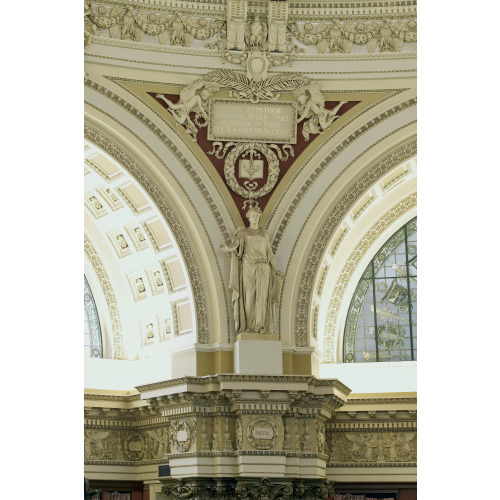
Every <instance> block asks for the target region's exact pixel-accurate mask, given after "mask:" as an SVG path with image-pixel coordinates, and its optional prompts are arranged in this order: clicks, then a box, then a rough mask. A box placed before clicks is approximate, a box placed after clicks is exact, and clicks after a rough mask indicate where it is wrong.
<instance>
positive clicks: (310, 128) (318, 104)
mask: <svg viewBox="0 0 500 500" xmlns="http://www.w3.org/2000/svg"><path fill="white" fill-rule="evenodd" d="M307 91H308V92H309V96H308V95H307V93H306V92H307ZM295 96H296V98H297V101H298V103H299V117H298V118H297V123H300V122H301V121H303V120H306V121H305V122H304V126H303V128H302V135H303V136H304V139H305V140H306V141H308V140H309V134H322V133H323V132H324V131H325V130H326V129H327V128H328V127H329V126H330V125H331V124H332V123H333V122H334V121H335V120H336V119H337V118H338V117H339V116H340V115H337V111H338V110H339V109H340V108H341V107H342V106H343V105H344V104H346V103H347V102H348V101H341V102H339V104H337V106H335V108H333V109H326V107H325V98H324V97H323V94H322V93H321V91H320V90H319V83H318V82H312V83H311V84H310V85H309V86H308V87H306V88H299V89H297V90H296V91H295Z"/></svg>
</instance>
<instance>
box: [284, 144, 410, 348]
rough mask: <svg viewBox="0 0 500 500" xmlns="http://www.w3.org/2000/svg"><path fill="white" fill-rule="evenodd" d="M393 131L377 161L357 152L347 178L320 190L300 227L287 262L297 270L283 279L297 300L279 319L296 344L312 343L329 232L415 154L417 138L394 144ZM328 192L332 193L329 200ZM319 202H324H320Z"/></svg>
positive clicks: (285, 288)
mask: <svg viewBox="0 0 500 500" xmlns="http://www.w3.org/2000/svg"><path fill="white" fill-rule="evenodd" d="M392 135H393V134H389V135H386V137H385V138H386V142H387V144H386V146H385V147H386V148H387V149H386V153H385V154H384V155H381V156H379V158H378V160H377V161H375V162H374V161H373V160H372V161H369V162H366V160H364V159H363V155H360V156H358V158H357V160H356V162H354V163H353V164H352V165H350V166H349V169H347V170H346V171H345V176H346V178H347V179H343V180H342V179H341V178H340V176H339V177H338V178H337V179H336V180H335V181H334V182H333V183H332V184H331V185H330V186H328V188H327V189H325V190H324V191H323V193H322V199H321V200H320V201H319V202H317V203H316V206H315V207H314V209H313V211H311V212H310V213H309V215H308V217H307V220H306V222H305V223H304V225H303V227H302V228H301V230H300V235H299V237H298V238H297V241H296V243H295V246H294V248H293V250H292V252H291V257H290V260H289V264H288V268H289V269H293V268H294V267H295V268H297V267H298V268H299V269H300V271H299V272H298V273H297V274H296V277H295V279H294V281H293V282H290V280H289V282H288V283H286V282H285V287H284V290H283V296H285V294H286V295H287V297H288V299H289V300H290V303H293V304H296V307H295V308H294V310H293V311H289V313H292V314H290V315H289V316H288V317H286V316H284V314H285V315H286V314H287V313H286V312H284V314H283V311H280V318H282V319H283V318H284V319H285V321H282V322H281V323H280V325H281V328H282V329H284V328H286V329H288V330H289V331H291V332H294V336H295V338H294V343H295V346H296V347H298V348H306V347H310V346H311V342H310V340H309V333H310V330H311V329H310V326H311V311H312V305H313V303H312V299H313V293H314V286H315V283H316V281H317V278H318V274H319V272H320V268H321V263H322V261H323V256H324V255H325V253H326V251H327V248H328V243H329V242H330V239H331V237H332V235H333V234H334V232H335V231H336V230H337V228H338V227H339V225H340V224H341V223H342V220H343V219H344V217H345V216H346V215H347V214H349V212H350V211H351V210H353V208H355V207H356V206H358V204H359V203H360V202H361V201H362V200H363V199H364V197H365V196H366V194H367V192H368V191H369V190H370V188H371V187H372V186H373V185H374V184H375V183H377V182H378V181H379V180H380V179H381V178H382V177H384V176H385V175H386V174H387V173H388V172H390V171H391V170H393V169H395V168H397V167H398V166H400V165H401V164H402V163H404V162H406V161H408V160H409V159H411V158H412V157H414V156H415V155H416V141H415V139H414V138H413V137H412V138H410V139H409V138H408V137H407V136H406V139H405V140H403V142H402V144H401V142H400V143H399V144H396V145H394V141H395V140H397V139H398V137H394V136H392ZM396 135H397V134H396ZM391 136H392V137H391ZM404 137H405V136H404V135H403V138H404ZM399 140H401V139H399ZM387 150H388V151H387ZM367 153H369V151H368V152H367ZM369 156H370V155H369V154H368V157H369ZM372 158H373V156H372ZM363 164H364V167H363ZM348 170H352V172H353V173H351V174H349V171H348ZM356 173H357V175H356ZM342 182H343V183H344V184H343V187H342ZM338 184H340V186H339V185H338ZM335 188H336V189H335ZM327 193H332V199H331V201H330V203H328V201H329V200H328V198H327V196H326V194H327ZM320 202H322V203H323V206H320ZM302 217H304V215H302ZM295 231H297V229H295ZM311 232H312V233H313V234H314V235H315V236H314V237H313V238H311V237H310V234H311ZM294 253H295V255H294ZM287 277H288V276H287ZM282 303H283V301H282ZM313 347H314V346H313Z"/></svg>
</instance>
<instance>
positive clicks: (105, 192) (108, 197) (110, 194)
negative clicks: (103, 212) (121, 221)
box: [97, 186, 123, 211]
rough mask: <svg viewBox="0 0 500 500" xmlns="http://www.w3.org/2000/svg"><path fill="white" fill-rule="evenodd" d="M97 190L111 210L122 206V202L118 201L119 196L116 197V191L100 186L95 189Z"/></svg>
mask: <svg viewBox="0 0 500 500" xmlns="http://www.w3.org/2000/svg"><path fill="white" fill-rule="evenodd" d="M97 192H98V193H99V194H100V195H101V196H102V197H103V198H104V200H105V201H106V203H107V204H108V205H109V206H110V208H111V210H113V211H115V210H119V209H120V208H122V207H123V203H122V202H121V201H120V198H118V196H117V195H116V193H115V192H114V191H113V190H112V189H111V188H109V187H107V186H101V187H100V188H98V189H97Z"/></svg>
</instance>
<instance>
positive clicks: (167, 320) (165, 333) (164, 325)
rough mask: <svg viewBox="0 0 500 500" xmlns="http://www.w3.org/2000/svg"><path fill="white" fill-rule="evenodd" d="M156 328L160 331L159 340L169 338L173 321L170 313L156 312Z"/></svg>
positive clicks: (162, 340)
mask: <svg viewBox="0 0 500 500" xmlns="http://www.w3.org/2000/svg"><path fill="white" fill-rule="evenodd" d="M157 319H158V329H159V332H160V342H164V341H166V340H170V339H171V338H172V330H173V321H172V318H171V317H170V315H167V314H158V316H157Z"/></svg>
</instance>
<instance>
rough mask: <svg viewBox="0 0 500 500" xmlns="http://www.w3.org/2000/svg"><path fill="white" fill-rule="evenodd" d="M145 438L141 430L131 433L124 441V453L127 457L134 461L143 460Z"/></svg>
mask: <svg viewBox="0 0 500 500" xmlns="http://www.w3.org/2000/svg"><path fill="white" fill-rule="evenodd" d="M144 449H145V440H144V436H143V435H142V434H140V433H139V432H133V433H130V434H129V435H128V436H127V437H126V439H125V443H124V447H123V453H124V454H125V457H126V458H128V459H129V460H132V461H134V462H136V461H139V460H142V459H143V457H144Z"/></svg>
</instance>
